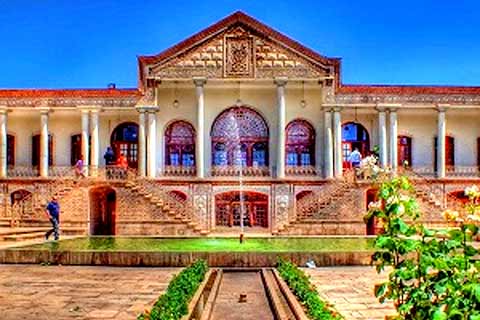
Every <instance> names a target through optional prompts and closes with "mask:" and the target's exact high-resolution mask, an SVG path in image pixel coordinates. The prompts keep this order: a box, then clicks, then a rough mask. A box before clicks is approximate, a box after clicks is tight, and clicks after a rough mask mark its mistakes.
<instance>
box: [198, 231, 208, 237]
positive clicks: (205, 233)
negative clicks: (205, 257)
mask: <svg viewBox="0 0 480 320" xmlns="http://www.w3.org/2000/svg"><path fill="white" fill-rule="evenodd" d="M209 233H210V232H208V230H200V235H201V236H206V235H208V234H209Z"/></svg>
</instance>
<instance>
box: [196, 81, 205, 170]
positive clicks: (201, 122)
mask: <svg viewBox="0 0 480 320" xmlns="http://www.w3.org/2000/svg"><path fill="white" fill-rule="evenodd" d="M206 82H207V80H206V79H205V78H193V83H194V84H195V93H196V97H197V141H196V146H195V161H196V163H197V178H200V179H203V178H205V90H204V85H205V83H206Z"/></svg>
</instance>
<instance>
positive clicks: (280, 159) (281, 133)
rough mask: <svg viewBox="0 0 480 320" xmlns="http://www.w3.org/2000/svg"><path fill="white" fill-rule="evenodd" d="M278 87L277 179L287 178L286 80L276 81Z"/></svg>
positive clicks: (279, 79)
mask: <svg viewBox="0 0 480 320" xmlns="http://www.w3.org/2000/svg"><path fill="white" fill-rule="evenodd" d="M275 84H276V85H277V108H278V145H277V178H279V179H283V178H285V142H286V141H285V126H286V116H287V115H286V104H285V86H286V85H287V79H286V78H278V79H275Z"/></svg>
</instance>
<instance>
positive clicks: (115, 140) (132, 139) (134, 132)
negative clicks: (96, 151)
mask: <svg viewBox="0 0 480 320" xmlns="http://www.w3.org/2000/svg"><path fill="white" fill-rule="evenodd" d="M110 143H111V145H112V149H113V152H114V153H115V159H118V157H119V156H120V154H123V155H124V156H125V157H126V158H127V161H128V166H129V167H130V168H137V166H138V125H137V124H136V123H133V122H124V123H121V124H119V125H118V126H117V127H116V128H115V129H114V130H113V132H112V136H111V137H110Z"/></svg>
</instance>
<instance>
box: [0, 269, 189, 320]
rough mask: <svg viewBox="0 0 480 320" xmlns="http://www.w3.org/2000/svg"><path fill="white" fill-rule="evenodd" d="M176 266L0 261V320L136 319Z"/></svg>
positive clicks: (169, 277)
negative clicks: (141, 266)
mask: <svg viewBox="0 0 480 320" xmlns="http://www.w3.org/2000/svg"><path fill="white" fill-rule="evenodd" d="M179 270H180V269H175V268H162V269H160V268H114V267H77V266H76V267H71V266H68V267H67V266H48V267H47V266H38V265H0V319H2V320H14V319H15V320H17V319H36V320H51V319H55V320H57V319H58V320H60V319H61V320H63V319H92V320H93V319H104V320H113V319H115V320H126V319H136V316H137V315H138V314H139V313H140V312H142V311H143V310H145V308H150V307H151V306H152V305H153V303H154V302H155V301H156V299H157V298H158V297H159V296H160V294H161V293H162V292H164V291H165V289H166V287H167V285H168V282H169V281H170V280H171V278H172V276H173V274H174V273H178V272H179Z"/></svg>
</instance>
